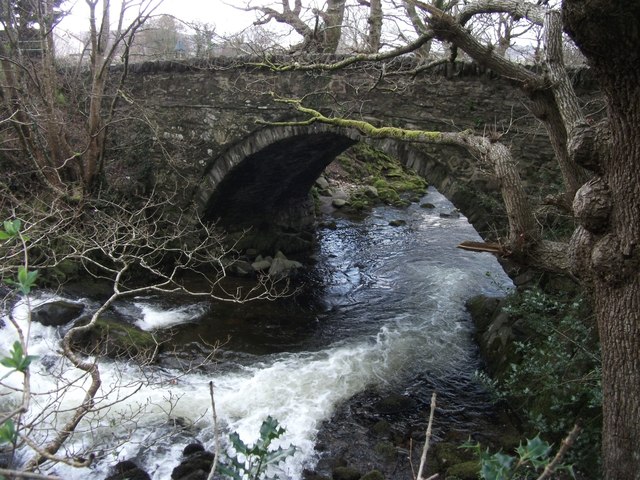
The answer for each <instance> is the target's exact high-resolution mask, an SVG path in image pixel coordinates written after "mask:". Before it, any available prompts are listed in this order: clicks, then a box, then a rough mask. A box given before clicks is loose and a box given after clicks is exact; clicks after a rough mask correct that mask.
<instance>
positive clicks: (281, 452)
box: [218, 416, 296, 480]
mask: <svg viewBox="0 0 640 480" xmlns="http://www.w3.org/2000/svg"><path fill="white" fill-rule="evenodd" d="M284 433H285V429H284V428H282V427H280V426H279V425H278V421H277V420H275V419H274V418H272V417H271V416H269V417H267V419H266V420H265V421H263V422H262V426H261V427H260V438H259V439H258V440H257V441H256V443H255V444H254V445H247V444H246V443H244V442H243V441H242V439H240V436H239V435H238V434H237V433H236V432H233V433H232V434H230V435H229V440H230V442H231V445H232V447H233V450H234V451H235V453H234V454H229V453H227V455H226V456H227V458H226V460H225V461H222V462H221V464H220V465H219V467H218V471H219V472H220V473H221V474H222V475H224V476H226V477H229V478H232V479H234V480H244V479H249V480H258V479H269V478H272V477H267V472H266V470H267V467H268V466H269V465H277V464H279V463H280V462H283V461H284V460H286V459H287V458H288V457H290V456H292V455H293V454H294V453H295V451H296V447H294V446H289V447H288V448H286V449H283V448H282V447H278V448H277V449H275V450H273V449H270V446H271V442H273V441H274V440H276V439H278V438H280V437H281V436H282V435H283V434H284Z"/></svg>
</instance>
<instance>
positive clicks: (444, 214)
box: [440, 209, 460, 218]
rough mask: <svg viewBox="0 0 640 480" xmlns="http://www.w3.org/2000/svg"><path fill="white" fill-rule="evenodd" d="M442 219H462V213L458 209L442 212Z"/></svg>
mask: <svg viewBox="0 0 640 480" xmlns="http://www.w3.org/2000/svg"><path fill="white" fill-rule="evenodd" d="M440 218H460V212H459V211H458V210H457V209H455V210H451V211H450V212H441V213H440Z"/></svg>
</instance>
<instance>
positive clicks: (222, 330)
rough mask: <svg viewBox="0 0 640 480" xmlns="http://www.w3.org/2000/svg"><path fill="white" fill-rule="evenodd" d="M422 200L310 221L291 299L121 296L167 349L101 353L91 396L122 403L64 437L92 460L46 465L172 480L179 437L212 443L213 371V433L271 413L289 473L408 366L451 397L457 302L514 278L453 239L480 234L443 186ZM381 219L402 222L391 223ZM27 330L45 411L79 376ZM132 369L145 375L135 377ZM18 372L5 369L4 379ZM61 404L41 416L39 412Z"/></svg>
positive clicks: (51, 341)
mask: <svg viewBox="0 0 640 480" xmlns="http://www.w3.org/2000/svg"><path fill="white" fill-rule="evenodd" d="M423 201H428V202H430V203H432V204H434V205H435V208H433V209H425V208H421V207H420V205H419V204H415V203H414V204H412V205H411V206H409V207H407V208H405V209H397V208H393V207H378V208H375V209H374V210H373V211H372V212H371V214H370V215H369V216H367V217H366V218H365V219H363V220H362V221H354V220H350V219H347V218H337V219H336V228H335V229H328V228H327V229H323V230H321V231H319V232H318V252H317V254H316V259H317V262H316V263H315V265H313V267H310V271H309V272H308V275H307V279H308V281H309V285H310V287H309V288H307V294H305V295H302V296H301V297H300V298H297V299H289V300H287V301H283V302H276V303H269V304H250V305H244V306H241V307H229V306H227V305H220V304H211V303H207V302H200V303H197V304H191V303H176V302H175V301H174V300H171V301H169V300H168V299H165V298H156V297H143V298H136V299H132V300H130V301H125V302H121V303H119V304H118V306H117V308H116V310H117V312H118V314H119V315H120V316H122V317H124V318H129V319H130V321H131V322H133V323H135V324H137V325H138V326H139V327H141V328H143V329H146V330H150V331H154V332H156V333H157V336H158V338H162V337H163V336H166V333H168V332H169V331H171V332H172V337H171V340H170V342H169V344H170V345H172V346H174V347H175V348H176V355H175V356H174V357H173V360H171V359H170V358H169V357H170V356H169V355H168V354H166V353H164V354H163V356H162V361H161V362H160V365H150V366H146V367H143V368H138V367H136V366H134V365H131V364H128V363H123V362H117V361H109V362H105V363H104V364H103V366H102V372H103V387H102V388H103V392H104V394H105V398H104V399H101V402H102V403H103V404H104V405H107V404H111V403H113V402H114V400H121V401H119V402H117V403H116V404H115V405H113V406H111V407H109V408H105V409H104V410H103V411H102V412H101V414H100V415H99V416H96V417H95V418H92V419H91V423H87V424H86V425H84V426H83V428H82V432H80V433H79V434H78V435H76V436H75V437H74V439H73V442H71V444H70V445H69V448H70V449H71V450H73V449H77V451H85V450H91V449H92V448H93V445H95V444H98V445H100V446H99V450H98V456H99V459H100V460H99V461H98V462H96V463H95V464H94V465H93V466H92V467H91V468H90V469H84V470H74V469H72V468H71V467H65V466H55V467H52V468H51V470H50V471H51V473H57V474H59V475H60V476H61V477H63V478H65V479H71V480H74V479H96V480H102V479H103V478H104V477H105V476H106V472H107V470H108V468H109V466H110V465H113V464H114V463H115V461H117V460H121V459H135V460H136V461H137V462H138V463H140V464H141V465H142V466H143V467H144V468H145V470H146V471H148V472H149V474H150V475H151V476H152V478H153V479H154V480H161V479H162V480H165V479H169V478H170V475H171V470H172V469H173V468H174V467H175V466H176V465H177V464H178V463H179V458H180V454H181V451H182V449H183V448H184V446H185V445H186V444H187V443H189V442H191V441H193V440H194V439H196V438H197V439H198V440H199V441H201V442H203V443H204V444H205V445H207V446H209V447H210V446H211V445H212V444H213V433H212V420H211V411H210V409H211V402H210V394H209V382H210V381H212V382H213V384H214V388H215V402H216V410H217V415H218V419H219V422H220V424H221V427H222V428H223V429H224V431H226V432H229V431H237V432H238V433H239V434H240V436H241V437H242V438H243V439H244V440H245V441H247V442H251V441H253V440H255V439H256V437H257V434H258V430H259V427H260V425H261V423H262V421H263V420H264V419H265V418H266V417H267V416H268V415H271V416H272V417H274V418H276V419H277V420H278V421H279V422H280V424H281V425H283V426H284V427H285V428H286V433H285V435H284V436H283V437H282V438H281V439H280V440H279V444H281V445H283V446H287V445H289V444H292V445H295V446H296V447H297V453H296V454H295V456H294V457H292V458H290V459H289V460H288V461H287V463H286V464H285V465H284V466H283V471H282V472H280V476H281V478H289V479H299V478H301V475H302V471H303V469H305V468H313V467H314V465H315V464H316V462H317V460H318V453H317V452H316V441H317V439H318V434H319V431H320V430H321V428H322V425H323V422H326V421H328V420H330V419H331V417H332V415H333V414H334V413H335V412H336V409H337V408H338V407H339V406H340V405H344V403H345V402H347V401H348V400H349V399H351V398H353V397H354V396H355V395H358V394H361V393H362V392H363V391H365V390H367V389H372V388H374V389H375V388H377V387H380V388H393V387H394V385H404V384H405V383H406V382H407V381H411V379H412V378H415V377H416V376H417V375H419V376H420V377H421V378H425V377H426V378H429V379H431V380H429V382H430V383H432V384H437V385H438V390H439V391H440V393H442V394H443V395H444V396H446V395H447V394H449V395H453V394H454V393H452V392H455V390H456V389H459V388H460V386H459V385H458V386H455V385H449V386H448V385H447V380H446V379H452V378H458V377H461V376H464V377H470V376H472V374H473V372H474V371H475V370H476V369H477V368H478V359H477V355H476V348H475V346H474V344H473V325H472V324H471V321H470V318H469V316H468V314H467V312H466V311H465V307H464V304H465V301H466V300H467V299H468V298H469V297H471V296H474V295H477V294H487V295H499V294H504V292H505V290H507V289H509V288H510V286H511V282H510V280H509V278H508V277H507V276H506V275H505V274H504V272H503V271H502V269H501V267H500V265H499V264H498V263H497V261H496V260H495V258H493V257H492V256H491V255H490V254H484V253H471V252H466V251H463V250H460V249H458V248H456V245H457V244H458V243H460V242H461V241H463V240H478V239H479V236H478V234H477V233H476V232H475V230H474V229H473V228H472V227H471V225H470V224H469V223H468V222H467V221H466V219H465V218H464V216H461V217H459V218H441V217H440V215H439V213H440V212H449V211H451V210H452V209H453V206H452V205H451V204H450V203H449V202H448V201H447V200H446V199H445V198H444V197H442V196H441V195H440V194H438V193H437V192H435V191H434V190H430V191H429V193H428V194H427V196H426V197H425V198H424V200H423ZM392 220H402V221H404V222H405V223H404V224H402V225H400V226H391V225H390V224H389V223H390V221H392ZM50 298H52V295H42V296H41V297H40V298H39V300H38V301H48V300H49V299H50ZM83 301H85V302H87V303H90V300H86V299H84V300H83ZM24 311H25V307H24V305H19V306H17V307H16V310H15V315H16V317H17V318H23V317H25V315H24ZM22 321H23V322H26V320H24V319H23V320H22ZM5 323H6V322H5ZM31 335H32V340H31V342H30V347H29V353H30V354H32V355H37V356H38V358H37V360H36V361H35V363H34V365H33V367H32V383H33V391H34V392H35V394H36V395H35V397H34V399H35V400H34V402H33V403H32V410H33V411H34V412H37V411H38V408H39V407H41V408H42V409H43V410H44V412H45V413H50V412H52V411H53V407H54V406H55V405H56V404H58V403H61V404H62V405H66V406H70V405H73V404H74V402H79V401H80V400H81V399H82V388H81V386H82V383H83V379H78V378H76V376H74V374H73V373H71V372H69V371H68V367H66V366H65V363H64V362H62V361H61V359H60V358H59V357H58V356H57V355H56V354H55V351H56V344H57V342H58V338H59V335H60V333H59V332H58V330H57V329H55V328H52V327H44V326H42V325H39V324H35V323H33V324H32V325H31ZM14 338H15V335H14V333H13V332H12V329H11V327H10V326H6V327H4V328H3V330H2V335H1V339H0V349H1V351H3V352H5V351H8V349H9V346H10V344H11V343H12V342H13V340H14ZM227 338H229V339H228V341H226V342H225V343H222V344H221V345H219V346H218V347H217V349H216V352H215V355H214V357H213V362H210V361H207V362H206V364H205V365H202V366H194V368H192V369H191V370H189V371H186V372H185V371H184V370H183V369H179V368H178V365H182V366H184V364H185V362H186V361H187V360H191V361H192V362H194V364H198V362H199V361H201V360H202V359H205V358H206V356H207V354H209V353H211V351H212V349H213V345H214V343H215V342H216V341H218V340H222V341H225V339H227ZM176 359H178V360H180V361H178V360H176ZM0 368H2V367H0ZM4 371H5V370H0V377H1V376H2V375H3V374H4ZM51 373H58V374H59V375H52V374H51ZM14 377H16V378H14ZM56 377H63V378H65V379H66V381H68V382H69V383H70V384H72V386H71V387H70V388H69V389H68V393H67V395H66V396H65V397H64V398H55V395H56V394H55V391H56V389H57V388H59V387H60V386H61V384H60V380H59V379H58V380H56ZM142 378H144V379H145V383H148V385H146V386H145V387H144V388H138V387H139V381H140V379H142ZM18 380H19V379H18V378H17V375H15V374H14V375H13V376H12V377H10V378H8V379H6V380H5V382H9V383H10V382H12V381H14V382H16V385H17V382H18ZM447 389H451V391H450V392H447ZM430 394H431V392H424V395H425V397H428V396H430ZM2 401H4V402H6V401H7V400H6V397H5V398H4V400H2ZM35 414H36V413H33V414H32V415H35ZM63 416H64V415H59V416H58V417H57V419H56V418H54V417H53V416H50V415H44V417H43V422H45V423H46V422H55V421H57V422H60V421H61V420H62V418H61V417H63ZM40 435H43V436H44V435H46V433H45V432H41V433H40Z"/></svg>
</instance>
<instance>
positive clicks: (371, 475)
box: [360, 470, 384, 480]
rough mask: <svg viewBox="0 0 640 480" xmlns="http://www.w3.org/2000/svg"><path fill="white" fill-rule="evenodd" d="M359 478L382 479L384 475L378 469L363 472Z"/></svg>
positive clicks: (362, 479) (364, 479)
mask: <svg viewBox="0 0 640 480" xmlns="http://www.w3.org/2000/svg"><path fill="white" fill-rule="evenodd" d="M360 480H384V475H383V474H382V473H381V472H380V471H378V470H371V471H370V472H367V473H365V474H364V475H363V476H362V478H361V479H360Z"/></svg>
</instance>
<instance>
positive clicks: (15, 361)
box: [0, 340, 36, 373]
mask: <svg viewBox="0 0 640 480" xmlns="http://www.w3.org/2000/svg"><path fill="white" fill-rule="evenodd" d="M9 355H11V356H10V357H4V358H0V364H2V366H4V367H7V368H11V369H13V370H16V371H18V372H21V373H25V372H26V371H27V369H28V368H29V365H31V362H32V361H33V360H34V359H35V358H36V357H34V356H33V355H27V354H26V353H25V352H24V350H23V348H22V344H21V343H20V342H19V341H17V340H16V341H15V342H14V343H13V348H12V349H11V351H10V352H9Z"/></svg>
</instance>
